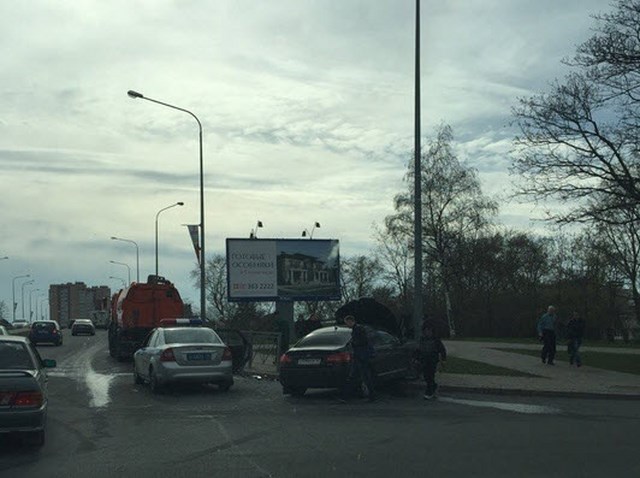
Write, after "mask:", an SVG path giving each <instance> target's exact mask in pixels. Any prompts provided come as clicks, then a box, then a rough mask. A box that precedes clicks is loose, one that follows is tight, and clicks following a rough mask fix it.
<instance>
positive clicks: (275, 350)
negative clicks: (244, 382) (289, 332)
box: [241, 330, 282, 374]
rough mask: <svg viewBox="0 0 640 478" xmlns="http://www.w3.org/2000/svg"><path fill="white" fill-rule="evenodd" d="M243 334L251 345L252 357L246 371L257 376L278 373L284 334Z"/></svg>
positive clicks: (245, 332)
mask: <svg viewBox="0 0 640 478" xmlns="http://www.w3.org/2000/svg"><path fill="white" fill-rule="evenodd" d="M241 332H242V334H243V335H244V336H245V337H246V338H247V340H249V342H250V343H251V355H250V357H249V360H248V361H247V364H246V366H245V370H247V371H248V372H252V373H257V374H260V373H263V374H266V373H272V374H275V373H277V372H278V369H279V367H280V354H281V352H282V350H281V347H282V334H280V333H279V332H257V331H254V330H242V331H241Z"/></svg>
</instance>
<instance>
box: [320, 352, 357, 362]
mask: <svg viewBox="0 0 640 478" xmlns="http://www.w3.org/2000/svg"><path fill="white" fill-rule="evenodd" d="M325 360H326V361H327V363H333V364H336V363H349V362H351V354H350V353H349V352H338V353H335V354H331V355H327V358H326V359H325Z"/></svg>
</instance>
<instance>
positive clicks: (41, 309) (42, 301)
mask: <svg viewBox="0 0 640 478" xmlns="http://www.w3.org/2000/svg"><path fill="white" fill-rule="evenodd" d="M48 300H49V299H48V298H46V297H42V298H41V299H40V300H39V301H38V302H39V303H40V315H38V314H37V312H36V315H38V317H39V318H40V320H45V316H44V303H45V301H48ZM36 310H37V307H36Z"/></svg>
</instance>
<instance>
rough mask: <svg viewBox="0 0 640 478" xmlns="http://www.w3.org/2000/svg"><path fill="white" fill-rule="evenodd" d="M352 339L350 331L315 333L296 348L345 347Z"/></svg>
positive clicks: (301, 341) (305, 338)
mask: <svg viewBox="0 0 640 478" xmlns="http://www.w3.org/2000/svg"><path fill="white" fill-rule="evenodd" d="M350 339H351V331H350V330H335V331H331V332H323V333H313V334H309V335H307V336H306V337H304V338H303V339H302V340H300V342H298V343H297V344H296V347H319V346H320V347H326V346H336V347H344V346H345V345H347V343H348V342H349V340H350Z"/></svg>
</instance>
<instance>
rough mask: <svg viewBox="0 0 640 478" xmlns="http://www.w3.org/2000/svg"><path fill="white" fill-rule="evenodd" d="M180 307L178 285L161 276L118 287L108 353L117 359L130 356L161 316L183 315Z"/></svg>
mask: <svg viewBox="0 0 640 478" xmlns="http://www.w3.org/2000/svg"><path fill="white" fill-rule="evenodd" d="M183 310H184V304H183V302H182V299H181V298H180V293H179V292H178V289H176V288H175V286H174V285H173V284H172V283H171V282H170V281H168V280H167V279H165V278H164V277H161V276H156V275H150V276H149V277H148V278H147V283H146V284H144V283H137V282H134V283H133V284H131V285H130V286H129V287H127V288H125V289H122V290H120V291H119V292H117V293H116V294H114V295H113V298H112V301H111V317H110V322H109V354H110V355H111V356H112V357H114V358H115V359H117V360H120V361H122V360H126V359H128V358H130V357H132V356H133V353H134V352H135V351H136V350H138V349H139V348H140V346H141V345H142V343H143V342H144V339H145V338H146V337H147V335H148V334H149V332H151V330H153V329H154V328H156V327H157V326H158V324H160V321H161V320H162V319H175V318H179V317H182V316H183Z"/></svg>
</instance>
